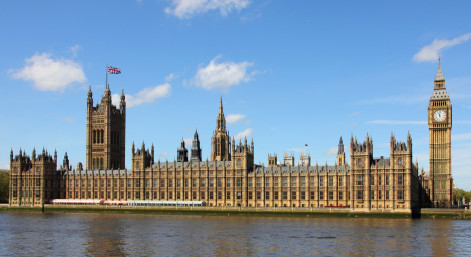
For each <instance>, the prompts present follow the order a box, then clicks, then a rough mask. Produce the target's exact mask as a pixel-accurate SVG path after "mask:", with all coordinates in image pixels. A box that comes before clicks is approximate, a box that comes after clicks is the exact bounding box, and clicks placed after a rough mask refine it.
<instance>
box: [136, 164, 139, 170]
mask: <svg viewBox="0 0 471 257" xmlns="http://www.w3.org/2000/svg"><path fill="white" fill-rule="evenodd" d="M138 169H139V162H136V170H138Z"/></svg>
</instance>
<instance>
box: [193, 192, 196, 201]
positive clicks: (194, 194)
mask: <svg viewBox="0 0 471 257" xmlns="http://www.w3.org/2000/svg"><path fill="white" fill-rule="evenodd" d="M193 200H196V192H193Z"/></svg>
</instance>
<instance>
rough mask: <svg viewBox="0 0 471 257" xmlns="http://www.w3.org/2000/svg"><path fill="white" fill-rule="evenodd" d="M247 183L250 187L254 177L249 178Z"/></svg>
mask: <svg viewBox="0 0 471 257" xmlns="http://www.w3.org/2000/svg"><path fill="white" fill-rule="evenodd" d="M247 184H248V186H249V187H252V178H248V179H247Z"/></svg>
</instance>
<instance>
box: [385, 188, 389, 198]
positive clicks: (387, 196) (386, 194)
mask: <svg viewBox="0 0 471 257" xmlns="http://www.w3.org/2000/svg"><path fill="white" fill-rule="evenodd" d="M384 195H385V198H386V200H389V190H386V192H384Z"/></svg>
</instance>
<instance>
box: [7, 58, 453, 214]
mask: <svg viewBox="0 0 471 257" xmlns="http://www.w3.org/2000/svg"><path fill="white" fill-rule="evenodd" d="M92 95H93V94H92V91H91V88H90V89H89V91H88V97H87V101H86V103H87V123H86V165H85V167H83V165H82V164H81V163H78V164H77V167H76V168H75V169H73V168H72V166H71V165H70V164H69V159H68V156H67V153H65V155H64V157H63V161H62V164H61V165H60V164H59V163H58V158H57V152H54V154H53V155H51V154H50V153H48V152H47V151H46V150H44V149H43V150H42V151H41V152H38V153H37V152H36V150H33V151H32V154H31V156H29V155H27V154H26V153H25V152H22V151H21V150H20V152H19V154H17V155H15V156H14V154H13V151H11V154H10V181H9V183H10V187H9V188H10V189H9V190H10V192H9V203H10V205H12V206H15V205H16V206H20V205H27V206H38V205H42V204H44V203H49V202H50V201H51V200H53V199H95V200H96V199H103V200H107V201H111V202H112V201H129V200H148V201H155V200H159V201H202V202H204V203H205V205H206V206H243V207H295V208H298V207H301V208H302V207H310V208H329V207H338V208H341V207H344V208H349V209H350V210H352V211H355V210H358V211H391V212H395V211H398V212H410V211H412V210H415V209H420V208H422V207H450V206H452V204H453V201H452V199H453V198H452V183H453V181H452V176H451V126H452V108H451V103H450V97H449V96H448V94H447V91H446V89H445V78H444V76H443V73H442V71H441V66H440V62H439V66H438V71H437V74H436V77H435V80H434V89H433V93H432V96H431V97H430V101H429V106H428V127H429V139H430V141H429V145H430V171H429V172H428V173H424V172H423V171H422V172H420V173H419V170H418V164H417V163H414V162H413V159H412V137H411V135H410V134H408V135H407V137H406V138H405V140H404V141H399V140H397V139H396V137H395V136H394V135H393V134H392V135H391V138H390V155H389V157H388V158H384V157H380V158H376V157H374V155H373V139H372V138H371V137H369V136H368V135H367V136H366V138H365V140H364V141H358V140H357V139H356V138H353V136H352V137H351V138H350V140H349V142H348V144H347V147H349V150H350V151H349V153H350V158H348V159H347V156H346V154H345V145H344V142H343V139H342V137H340V139H339V143H338V151H337V159H336V163H335V164H334V165H327V164H325V165H317V164H316V165H312V164H311V159H310V156H309V154H307V155H302V154H301V156H300V158H299V162H298V164H297V165H296V164H295V158H294V155H292V154H291V155H286V154H285V155H284V156H283V157H282V158H283V159H282V160H278V156H277V155H276V154H273V155H268V166H262V165H256V164H255V163H254V148H255V146H254V142H253V140H251V142H250V143H249V142H248V141H247V139H246V138H245V139H244V140H239V142H236V141H235V139H234V138H230V137H229V132H228V130H227V128H226V119H225V116H224V110H223V104H222V99H221V101H220V103H219V111H218V114H217V118H216V128H215V130H214V134H213V135H212V138H211V153H210V160H205V161H204V160H202V149H201V148H200V141H199V136H198V132H195V134H194V139H193V143H192V145H191V149H190V151H189V150H188V149H187V148H186V146H185V142H184V141H181V146H180V148H178V150H177V159H176V160H175V161H173V162H168V161H165V162H161V161H157V162H155V155H154V146H153V145H151V146H150V147H148V146H147V147H146V145H145V144H144V143H142V145H141V146H135V145H134V143H133V145H132V146H131V147H132V156H131V159H132V161H131V165H132V166H131V167H130V169H126V168H125V137H126V133H125V131H126V99H125V96H124V93H122V94H121V98H120V102H119V108H118V107H117V106H115V105H113V103H112V101H111V91H110V89H109V86H108V85H107V87H106V88H105V91H104V94H103V97H102V99H101V101H100V103H97V104H96V105H94V103H93V98H92ZM189 152H190V153H191V154H190V155H189Z"/></svg>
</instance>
